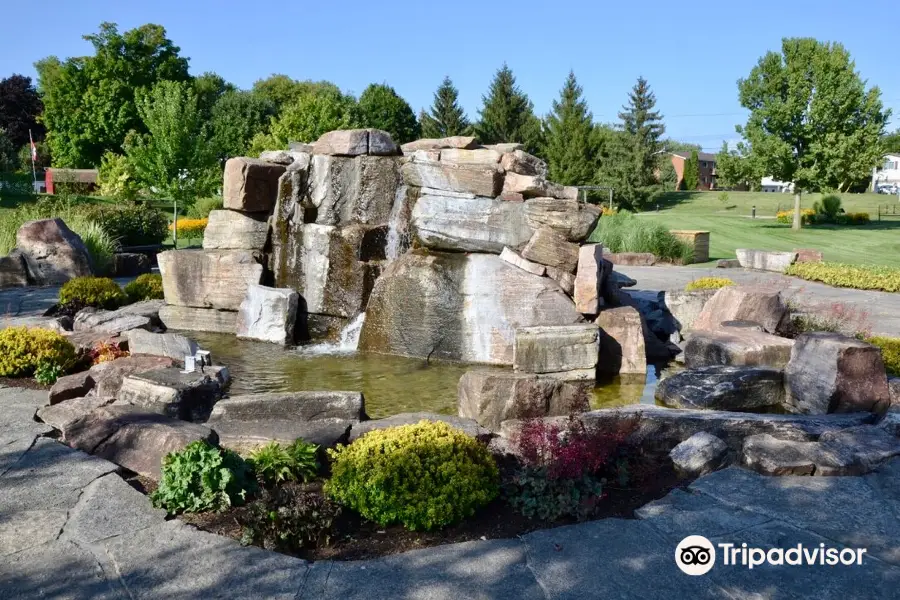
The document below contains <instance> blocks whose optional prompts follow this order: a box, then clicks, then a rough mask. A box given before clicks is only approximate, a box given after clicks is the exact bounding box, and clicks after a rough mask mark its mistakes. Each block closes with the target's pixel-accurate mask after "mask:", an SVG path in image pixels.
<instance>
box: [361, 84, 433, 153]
mask: <svg viewBox="0 0 900 600" xmlns="http://www.w3.org/2000/svg"><path fill="white" fill-rule="evenodd" d="M359 112H360V118H361V119H362V124H363V125H364V126H365V127H373V128H375V129H381V130H384V131H387V132H388V133H390V134H391V137H392V138H394V141H395V142H397V143H398V144H405V143H406V142H411V141H413V140H416V139H418V138H419V136H420V134H421V133H422V130H421V127H420V126H419V121H418V120H416V114H415V113H414V112H413V110H412V108H411V107H410V106H409V103H407V102H406V100H404V99H403V98H401V97H400V95H399V94H397V92H396V91H395V90H394V88H392V87H391V86H389V85H387V84H383V83H373V84H371V85H370V86H369V87H367V88H366V89H365V90H363V93H362V95H360V97H359Z"/></svg>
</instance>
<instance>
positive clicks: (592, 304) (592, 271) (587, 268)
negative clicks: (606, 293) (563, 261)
mask: <svg viewBox="0 0 900 600" xmlns="http://www.w3.org/2000/svg"><path fill="white" fill-rule="evenodd" d="M602 264H603V244H585V245H584V246H581V248H579V249H578V269H577V271H576V272H575V308H576V309H577V310H578V312H580V313H582V314H586V315H596V314H597V313H599V312H600V307H601V306H602V304H601V303H602V301H603V299H602V297H601V295H600V284H601V276H600V267H601V265H602Z"/></svg>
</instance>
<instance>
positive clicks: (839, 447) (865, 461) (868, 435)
mask: <svg viewBox="0 0 900 600" xmlns="http://www.w3.org/2000/svg"><path fill="white" fill-rule="evenodd" d="M819 443H820V444H822V445H823V446H825V447H826V448H827V449H828V450H830V451H832V452H834V453H835V454H843V453H847V454H850V455H851V456H852V457H853V462H854V463H855V464H856V465H859V467H860V469H859V473H833V474H834V475H838V474H841V475H855V474H860V473H868V472H870V471H873V470H875V469H876V468H878V466H880V465H881V464H882V463H884V462H886V461H888V460H891V459H892V458H894V457H895V456H900V440H898V439H897V437H896V436H894V435H891V434H890V433H889V432H887V431H885V430H884V429H882V428H878V427H872V426H871V425H860V426H857V427H849V428H847V429H842V430H840V431H827V432H825V433H823V434H822V435H821V436H820V437H819ZM823 474H826V473H823Z"/></svg>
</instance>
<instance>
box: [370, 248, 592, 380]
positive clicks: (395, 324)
mask: <svg viewBox="0 0 900 600" xmlns="http://www.w3.org/2000/svg"><path fill="white" fill-rule="evenodd" d="M411 298H415V302H411V301H410V299H411ZM580 321H581V316H580V315H579V314H578V313H577V312H576V311H575V306H574V304H573V303H572V301H571V299H569V297H568V296H566V295H565V293H564V292H563V291H562V290H561V289H560V288H559V286H558V285H557V284H556V283H555V282H554V281H552V280H550V279H548V278H545V277H537V276H535V275H531V274H530V273H526V272H525V271H523V270H521V269H518V268H516V267H513V266H512V265H510V264H508V263H506V262H504V261H502V260H500V258H499V257H498V256H494V255H488V254H470V255H464V254H440V253H430V254H428V255H421V254H413V253H411V254H405V255H403V256H401V257H400V258H399V259H397V260H395V261H393V262H392V263H390V264H389V265H388V266H387V268H386V269H385V270H384V273H383V274H382V275H381V277H380V278H379V279H378V281H376V283H375V287H374V289H373V291H372V295H371V297H370V299H369V304H368V307H367V309H366V321H365V324H364V325H363V328H362V334H361V337H360V342H359V347H360V349H361V350H365V351H373V352H382V353H387V354H399V355H402V356H413V357H421V358H426V357H432V358H436V359H446V360H461V361H466V362H480V363H493V364H508V365H509V364H512V361H513V341H514V332H515V330H516V329H517V328H519V327H531V326H536V325H569V324H573V323H578V322H580Z"/></svg>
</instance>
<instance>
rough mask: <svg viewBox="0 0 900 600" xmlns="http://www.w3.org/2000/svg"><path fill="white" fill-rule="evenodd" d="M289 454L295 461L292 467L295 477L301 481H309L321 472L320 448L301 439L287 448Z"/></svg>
mask: <svg viewBox="0 0 900 600" xmlns="http://www.w3.org/2000/svg"><path fill="white" fill-rule="evenodd" d="M287 452H288V454H289V455H290V457H291V460H292V461H293V466H292V467H291V468H292V470H293V472H294V475H295V477H296V478H297V479H299V480H300V481H309V480H310V479H312V478H313V477H315V476H316V474H318V472H319V459H318V454H319V447H318V446H317V445H316V444H310V443H309V442H305V441H303V440H301V439H297V440H294V443H293V444H291V445H290V446H288V447H287Z"/></svg>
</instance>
